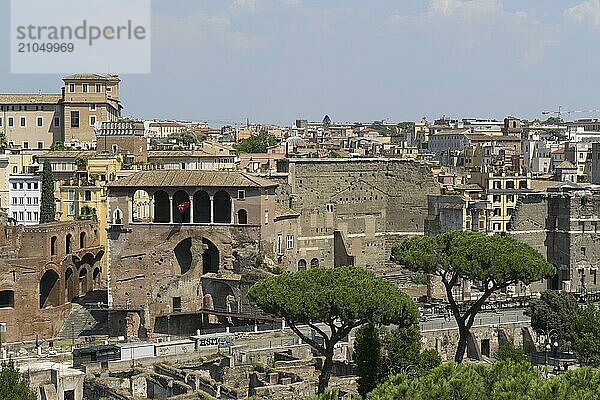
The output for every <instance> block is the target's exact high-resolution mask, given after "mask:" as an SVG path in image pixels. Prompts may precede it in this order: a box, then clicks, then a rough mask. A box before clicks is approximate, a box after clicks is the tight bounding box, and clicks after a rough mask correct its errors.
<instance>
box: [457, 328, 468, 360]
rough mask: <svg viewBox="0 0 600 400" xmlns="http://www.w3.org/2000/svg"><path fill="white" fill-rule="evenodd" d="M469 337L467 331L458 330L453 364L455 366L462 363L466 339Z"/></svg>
mask: <svg viewBox="0 0 600 400" xmlns="http://www.w3.org/2000/svg"><path fill="white" fill-rule="evenodd" d="M468 337H469V330H468V329H462V328H460V327H459V328H458V345H457V346H456V354H455V355H454V362H455V363H457V364H460V363H462V360H463V358H464V357H465V352H466V351H467V338H468Z"/></svg>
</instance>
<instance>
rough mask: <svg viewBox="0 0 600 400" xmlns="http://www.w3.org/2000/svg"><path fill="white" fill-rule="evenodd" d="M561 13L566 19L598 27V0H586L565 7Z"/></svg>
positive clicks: (599, 24) (599, 8)
mask: <svg viewBox="0 0 600 400" xmlns="http://www.w3.org/2000/svg"><path fill="white" fill-rule="evenodd" d="M563 15H564V17H565V19H567V20H568V21H571V22H574V23H577V24H586V25H589V26H591V27H593V28H600V0H586V1H584V2H582V3H580V4H578V5H576V6H573V7H571V8H567V9H566V10H565V11H564V13H563Z"/></svg>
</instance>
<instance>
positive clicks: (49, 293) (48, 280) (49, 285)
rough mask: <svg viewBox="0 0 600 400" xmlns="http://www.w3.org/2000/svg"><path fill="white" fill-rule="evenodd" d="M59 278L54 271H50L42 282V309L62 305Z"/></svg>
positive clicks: (45, 274) (43, 277)
mask: <svg viewBox="0 0 600 400" xmlns="http://www.w3.org/2000/svg"><path fill="white" fill-rule="evenodd" d="M59 286H60V285H59V276H58V274H57V273H56V272H54V271H53V270H51V269H50V270H48V271H46V273H44V275H43V276H42V280H40V308H46V307H50V306H53V307H56V306H58V305H59V304H60V292H59V290H60V287H59Z"/></svg>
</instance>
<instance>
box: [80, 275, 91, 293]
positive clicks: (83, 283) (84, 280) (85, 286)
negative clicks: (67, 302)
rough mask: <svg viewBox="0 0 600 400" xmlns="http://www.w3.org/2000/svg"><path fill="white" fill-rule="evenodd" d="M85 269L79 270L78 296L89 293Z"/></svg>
mask: <svg viewBox="0 0 600 400" xmlns="http://www.w3.org/2000/svg"><path fill="white" fill-rule="evenodd" d="M87 273H88V271H87V269H86V268H81V269H80V270H79V295H80V296H85V294H86V293H87V292H89V288H88V280H87Z"/></svg>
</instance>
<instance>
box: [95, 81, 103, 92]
mask: <svg viewBox="0 0 600 400" xmlns="http://www.w3.org/2000/svg"><path fill="white" fill-rule="evenodd" d="M101 92H102V85H101V84H99V83H96V93H101Z"/></svg>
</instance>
